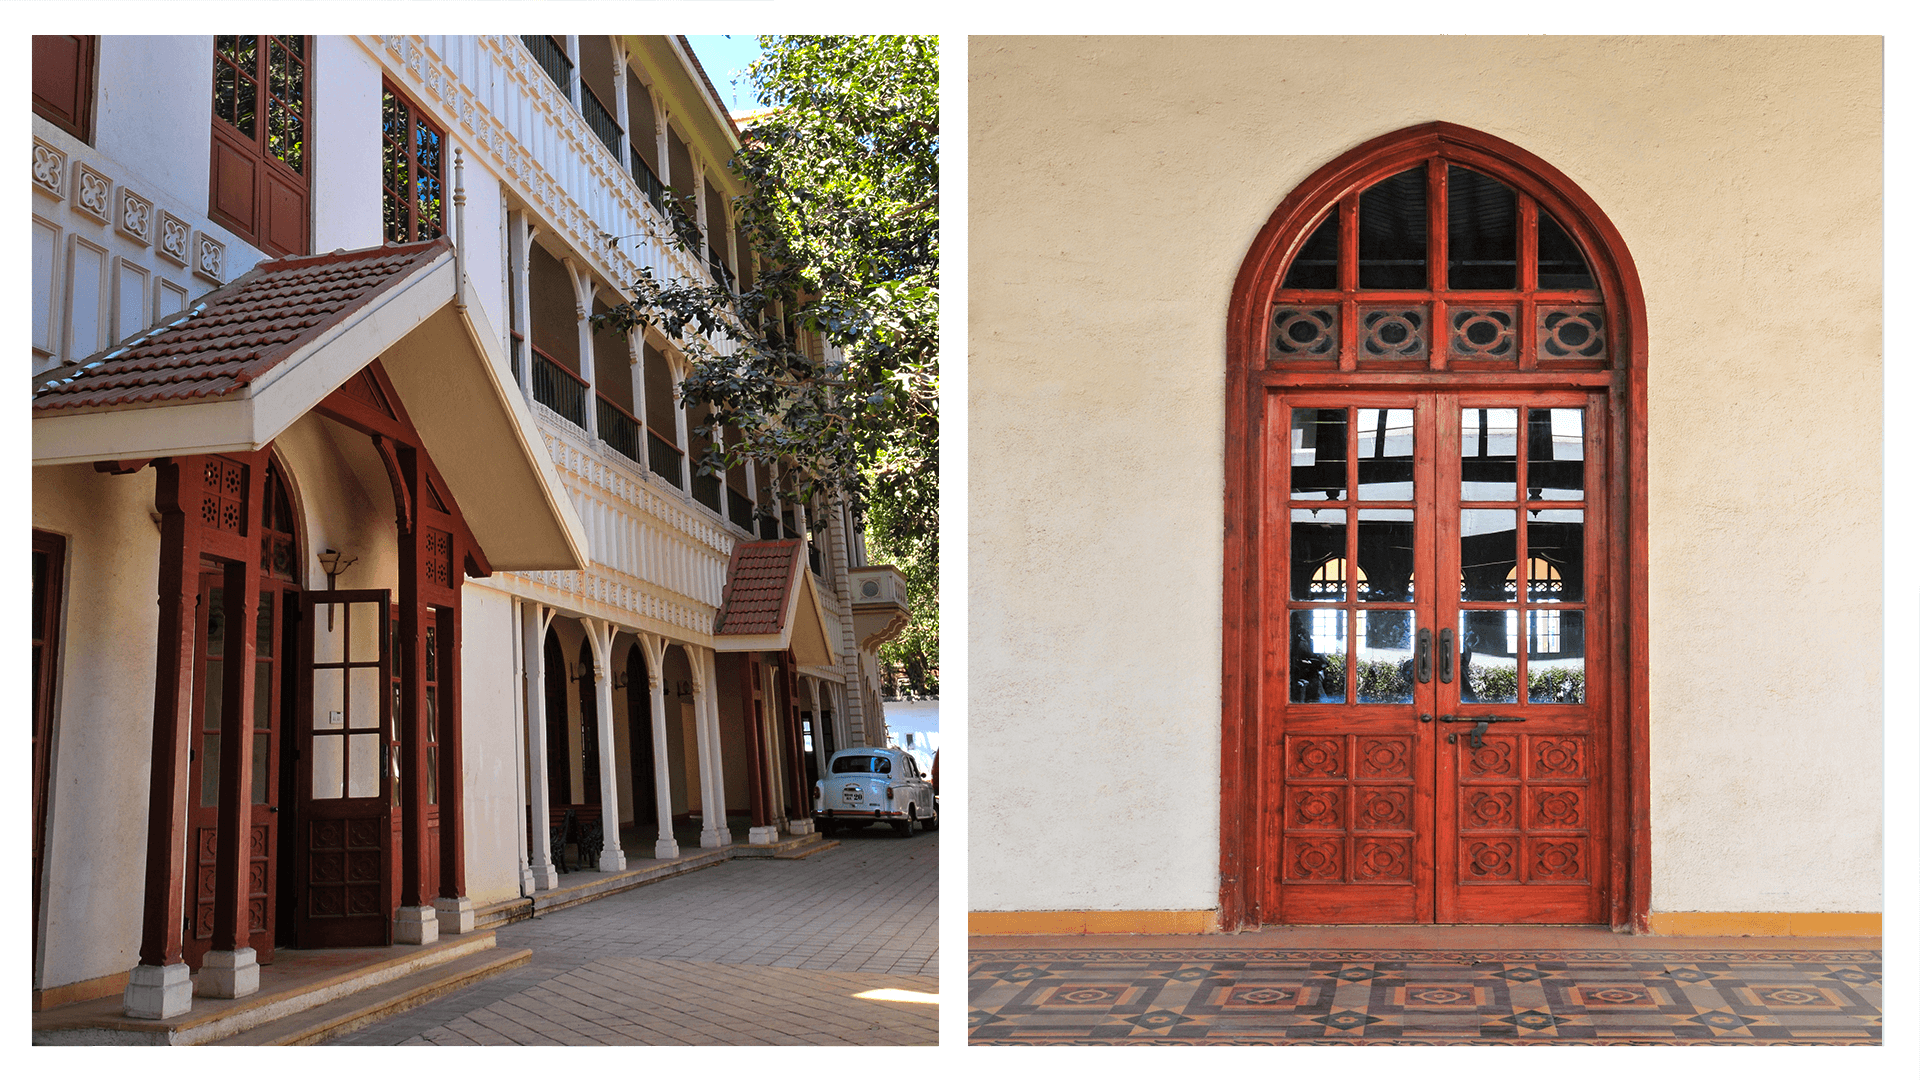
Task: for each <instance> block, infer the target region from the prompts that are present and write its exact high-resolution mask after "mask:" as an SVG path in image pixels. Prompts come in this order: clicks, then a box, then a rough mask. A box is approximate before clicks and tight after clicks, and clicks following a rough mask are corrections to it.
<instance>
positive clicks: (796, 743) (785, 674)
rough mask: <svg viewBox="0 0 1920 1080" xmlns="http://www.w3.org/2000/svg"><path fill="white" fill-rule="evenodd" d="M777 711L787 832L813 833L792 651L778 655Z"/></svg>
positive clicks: (811, 806)
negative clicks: (783, 749)
mask: <svg viewBox="0 0 1920 1080" xmlns="http://www.w3.org/2000/svg"><path fill="white" fill-rule="evenodd" d="M779 685H780V714H781V719H782V720H783V721H784V722H785V723H786V725H787V729H786V742H787V747H788V750H787V768H788V778H787V784H788V786H789V787H790V788H791V789H792V790H791V792H790V794H791V796H792V798H791V800H790V802H791V812H790V813H789V814H788V816H787V831H788V832H791V833H793V834H794V835H795V836H805V835H807V834H809V833H811V832H813V791H812V790H811V789H810V788H808V787H807V763H806V761H805V760H804V758H805V755H806V752H807V744H806V740H805V739H802V738H801V737H800V695H799V683H798V680H797V679H796V677H795V672H794V663H793V650H791V649H788V650H787V652H786V654H785V655H783V656H781V658H780V678H779Z"/></svg>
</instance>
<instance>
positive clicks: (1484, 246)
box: [1447, 165, 1520, 289]
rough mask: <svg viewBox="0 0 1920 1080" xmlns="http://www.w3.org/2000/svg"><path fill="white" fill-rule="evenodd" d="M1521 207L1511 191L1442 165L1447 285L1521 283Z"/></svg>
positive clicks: (1498, 286)
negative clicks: (1445, 201) (1445, 168)
mask: <svg viewBox="0 0 1920 1080" xmlns="http://www.w3.org/2000/svg"><path fill="white" fill-rule="evenodd" d="M1519 222H1520V204H1519V200H1518V199H1517V198H1516V197H1515V196H1514V193H1513V189H1512V188H1510V187H1508V186H1507V185H1505V184H1503V183H1501V182H1500V181H1498V180H1495V179H1492V178H1491V177H1486V176H1482V175H1480V174H1479V173H1477V172H1474V171H1472V170H1470V169H1462V168H1460V167H1459V166H1457V165H1449V166H1447V287H1448V288H1452V289H1512V288H1517V287H1518V286H1519V284H1520V278H1519V266H1520V224H1519Z"/></svg>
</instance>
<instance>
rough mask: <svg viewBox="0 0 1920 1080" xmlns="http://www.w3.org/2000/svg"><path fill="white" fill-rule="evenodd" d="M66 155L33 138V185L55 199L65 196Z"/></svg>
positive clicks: (35, 188)
mask: <svg viewBox="0 0 1920 1080" xmlns="http://www.w3.org/2000/svg"><path fill="white" fill-rule="evenodd" d="M66 176H67V155H65V154H63V153H61V152H60V151H58V150H56V149H54V148H53V147H52V146H49V145H47V144H46V143H43V142H41V141H40V140H39V139H35V140H33V186H34V190H36V191H41V192H44V193H46V194H48V195H51V196H53V197H54V198H56V199H64V198H66V197H67V184H66Z"/></svg>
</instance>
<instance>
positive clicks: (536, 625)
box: [520, 603, 560, 889]
mask: <svg viewBox="0 0 1920 1080" xmlns="http://www.w3.org/2000/svg"><path fill="white" fill-rule="evenodd" d="M552 621H553V609H552V608H549V607H547V606H545V605H544V604H534V603H529V604H527V605H526V607H525V608H524V609H523V611H522V619H521V623H520V625H521V639H520V649H521V656H522V659H523V661H524V663H525V670H526V683H525V687H526V694H527V698H526V700H527V730H526V736H527V861H528V862H529V863H530V864H531V866H532V870H533V887H534V888H536V889H552V888H557V887H558V886H559V885H560V871H559V869H558V868H557V867H555V866H554V865H553V837H552V834H551V831H550V829H549V827H548V824H547V808H548V807H549V806H551V805H552V803H553V796H552V792H551V791H550V790H549V789H548V783H547V775H548V774H547V624H548V623H550V622H552Z"/></svg>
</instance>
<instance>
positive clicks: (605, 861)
mask: <svg viewBox="0 0 1920 1080" xmlns="http://www.w3.org/2000/svg"><path fill="white" fill-rule="evenodd" d="M626 868H627V853H626V852H624V851H621V850H620V845H618V844H608V845H607V846H606V847H604V848H601V849H600V872H601V873H604V874H612V873H615V872H617V871H621V870H625V869H626Z"/></svg>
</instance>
